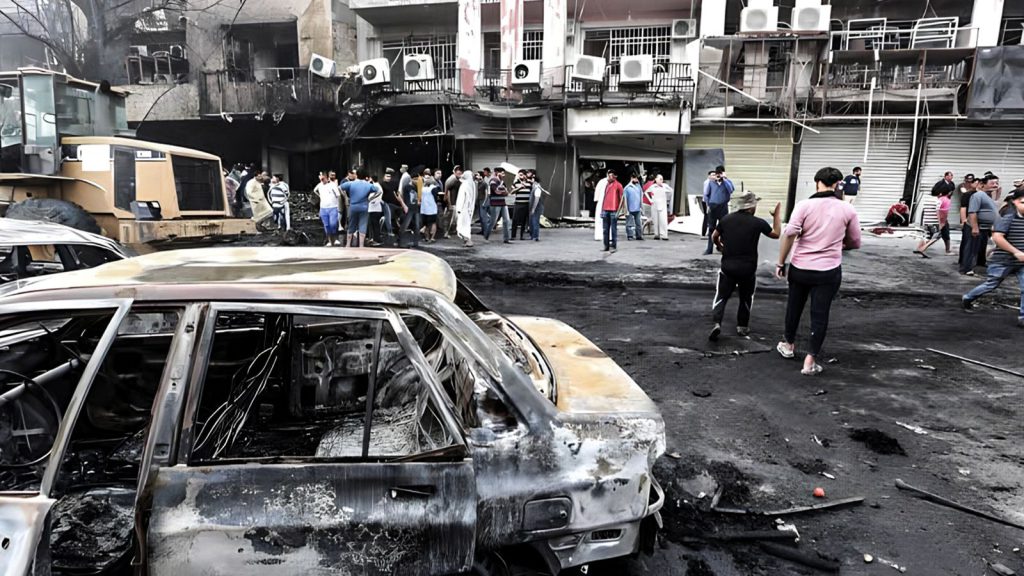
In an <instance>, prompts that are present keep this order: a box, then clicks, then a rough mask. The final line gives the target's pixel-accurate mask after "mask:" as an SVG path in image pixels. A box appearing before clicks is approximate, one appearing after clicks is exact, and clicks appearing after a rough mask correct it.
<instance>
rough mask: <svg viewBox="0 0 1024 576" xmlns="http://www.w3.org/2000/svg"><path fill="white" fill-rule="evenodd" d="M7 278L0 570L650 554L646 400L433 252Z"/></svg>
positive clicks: (625, 380) (0, 317) (164, 258)
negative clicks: (488, 303) (497, 309)
mask: <svg viewBox="0 0 1024 576" xmlns="http://www.w3.org/2000/svg"><path fill="white" fill-rule="evenodd" d="M4 292H6V294H4V295H3V297H2V300H0V345H3V346H4V350H5V351H4V353H3V354H2V356H0V368H2V369H3V370H4V372H2V376H0V378H2V379H3V387H2V388H0V489H2V492H0V532H2V533H0V537H2V538H4V539H5V542H7V543H8V546H6V547H4V549H3V550H2V551H0V567H2V568H3V572H4V573H5V574H17V575H19V576H20V575H22V574H26V573H27V571H28V570H29V569H30V566H32V564H33V562H36V561H37V560H36V559H37V558H41V559H46V560H45V561H46V562H48V564H49V566H48V567H49V569H50V570H51V571H52V572H54V573H68V572H73V571H74V572H80V571H83V570H89V571H91V572H99V573H124V572H131V571H132V569H133V566H141V567H142V568H143V569H144V570H145V571H146V572H148V573H150V574H238V573H247V574H263V573H266V574H275V575H281V574H319V573H324V574H326V573H338V572H340V573H352V574H454V573H475V574H480V575H484V574H508V573H509V572H508V568H509V566H510V565H512V564H517V565H523V566H530V567H533V568H534V569H536V570H540V571H543V572H548V573H557V572H558V571H560V570H562V569H565V568H569V567H573V566H580V565H584V564H588V563H591V562H595V561H599V560H605V559H609V558H615V557H620V556H624V555H629V554H633V553H636V552H638V551H639V550H640V549H641V548H643V547H644V545H645V544H650V543H651V542H653V534H654V531H655V530H656V529H657V526H658V524H659V523H660V519H659V516H658V510H659V509H660V508H661V506H662V503H663V500H664V495H663V493H662V491H661V488H660V487H659V486H658V484H657V482H656V481H655V479H654V476H653V475H652V467H653V465H654V462H655V460H656V459H657V458H658V457H659V456H660V455H661V454H662V453H663V451H664V446H665V440H664V424H663V422H662V419H661V416H660V415H659V413H658V411H657V409H656V407H655V406H654V404H653V402H652V401H651V400H650V399H649V398H648V397H647V396H646V394H644V392H643V391H642V390H641V389H640V388H639V387H638V386H637V385H636V383H634V382H633V381H632V380H631V379H630V378H629V376H628V375H627V374H626V373H625V372H624V371H623V370H622V369H621V368H619V367H618V366H617V365H616V364H615V363H614V362H613V361H612V360H611V359H610V358H608V357H607V356H606V355H605V354H604V353H603V352H601V350H599V349H598V348H597V347H596V346H594V344H592V343H591V342H589V341H588V340H587V339H586V338H584V337H583V336H582V335H580V334H579V333H578V332H576V331H575V330H573V329H572V328H571V327H569V326H567V325H565V324H563V323H560V322H557V321H554V320H549V319H542V318H528V317H513V318H506V317H503V316H501V315H498V314H496V313H494V312H492V311H490V310H488V309H487V308H486V307H484V306H483V305H482V304H481V303H480V302H479V301H478V300H477V299H476V298H475V297H473V295H472V294H471V293H469V292H468V291H467V290H465V289H464V288H463V287H461V286H460V285H459V284H458V283H457V281H456V279H455V276H454V274H453V273H452V271H451V269H450V268H448V266H447V265H446V264H445V263H444V262H443V261H441V260H439V259H437V258H435V257H433V256H429V255H425V254H422V253H411V252H401V251H368V250H361V251H344V250H336V249H335V250H328V249H325V250H319V249H313V250H309V249H305V250H297V249H272V248H256V249H207V250H192V251H180V252H165V253H158V254H153V255H148V256H142V257H139V258H135V259H131V260H125V261H122V262H116V263H112V264H108V265H106V266H103V267H100V268H97V269H93V270H88V271H81V272H73V273H70V274H64V275H61V276H59V277H53V278H42V279H38V280H33V281H29V282H27V283H24V284H22V285H20V286H13V285H12V287H11V288H8V289H6V290H4Z"/></svg>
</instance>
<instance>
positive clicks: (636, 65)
mask: <svg viewBox="0 0 1024 576" xmlns="http://www.w3.org/2000/svg"><path fill="white" fill-rule="evenodd" d="M651 80H654V56H651V55H650V54H641V55H638V56H623V57H622V58H620V59H619V84H646V83H648V82H650V81H651Z"/></svg>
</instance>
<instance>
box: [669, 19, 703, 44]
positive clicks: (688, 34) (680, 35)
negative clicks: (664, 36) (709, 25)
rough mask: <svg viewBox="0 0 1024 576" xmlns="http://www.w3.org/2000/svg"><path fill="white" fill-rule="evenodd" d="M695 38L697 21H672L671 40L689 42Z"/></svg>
mask: <svg viewBox="0 0 1024 576" xmlns="http://www.w3.org/2000/svg"><path fill="white" fill-rule="evenodd" d="M696 37H697V21H696V20H694V19H692V18H688V19H683V20H673V21H672V39H673V40H689V39H691V38H696Z"/></svg>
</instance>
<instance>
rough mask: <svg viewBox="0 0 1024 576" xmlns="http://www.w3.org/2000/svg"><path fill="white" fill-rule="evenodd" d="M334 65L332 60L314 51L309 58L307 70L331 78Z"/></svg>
mask: <svg viewBox="0 0 1024 576" xmlns="http://www.w3.org/2000/svg"><path fill="white" fill-rule="evenodd" d="M335 66H336V65H335V63H334V60H331V59H330V58H324V57H323V56H321V55H319V54H316V53H314V54H313V57H312V58H310V60H309V71H310V72H312V73H313V74H316V75H317V76H322V77H324V78H332V77H333V76H334V69H335Z"/></svg>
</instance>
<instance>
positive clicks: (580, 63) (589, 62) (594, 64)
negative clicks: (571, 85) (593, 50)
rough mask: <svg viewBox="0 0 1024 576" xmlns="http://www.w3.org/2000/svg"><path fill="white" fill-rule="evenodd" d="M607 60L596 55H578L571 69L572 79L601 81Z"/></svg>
mask: <svg viewBox="0 0 1024 576" xmlns="http://www.w3.org/2000/svg"><path fill="white" fill-rule="evenodd" d="M605 66H607V61H606V60H605V59H604V58H600V57H598V56H580V57H579V58H578V59H577V60H576V66H573V69H572V79H573V80H575V81H577V82H603V81H604V69H605Z"/></svg>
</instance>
